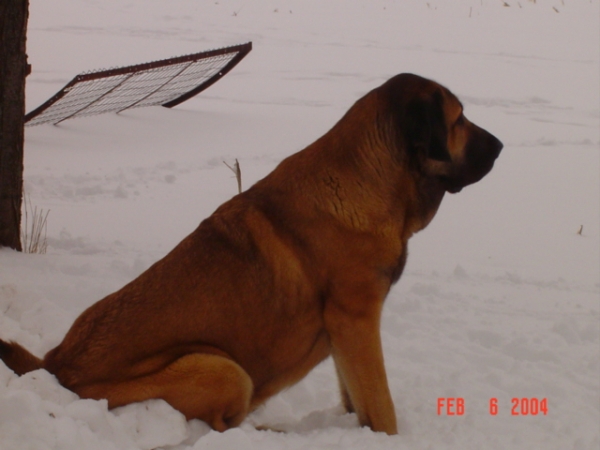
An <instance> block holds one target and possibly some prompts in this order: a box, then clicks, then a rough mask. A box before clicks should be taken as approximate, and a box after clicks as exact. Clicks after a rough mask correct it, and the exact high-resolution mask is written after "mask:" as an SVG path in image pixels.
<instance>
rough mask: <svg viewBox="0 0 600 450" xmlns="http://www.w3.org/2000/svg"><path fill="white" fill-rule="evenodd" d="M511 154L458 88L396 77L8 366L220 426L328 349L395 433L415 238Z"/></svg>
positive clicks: (0, 350) (370, 418)
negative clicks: (399, 298)
mask: <svg viewBox="0 0 600 450" xmlns="http://www.w3.org/2000/svg"><path fill="white" fill-rule="evenodd" d="M501 148H502V144H501V143H500V142H499V141H498V140H497V139H496V138H494V137H493V136H492V135H490V134H489V133H487V132H486V131H484V130H482V129H481V128H479V127H477V126H475V125H474V124H471V123H470V122H468V121H467V120H466V119H465V118H464V116H463V115H462V105H461V104H460V102H459V101H458V100H457V99H456V97H455V96H454V95H452V94H451V93H450V92H449V91H448V90H447V89H445V88H444V87H442V86H440V85H439V84H437V83H434V82H432V81H429V80H426V79H423V78H420V77H417V76H415V75H410V74H403V75H399V76H396V77H394V78H392V79H391V80H389V81H388V82H387V83H385V84H383V85H382V86H380V87H379V88H377V89H374V90H373V91H371V92H370V93H368V94H367V95H366V96H364V97H363V98H361V99H360V100H358V101H357V102H356V104H355V105H354V106H353V107H352V108H351V109H350V110H349V111H348V112H347V114H346V115H345V116H344V117H343V118H342V119H341V120H340V121H339V122H338V123H337V124H336V125H335V126H334V127H333V128H332V129H331V130H330V131H329V132H328V133H327V134H325V135H324V136H323V137H321V138H320V139H318V140H317V141H316V142H315V143H313V144H311V145H310V146H308V147H307V148H306V149H304V150H302V151H300V152H298V153H296V154H294V155H292V156H290V157H289V158H287V159H285V160H284V161H282V162H281V164H279V166H278V167H277V168H276V169H275V170H274V171H273V172H272V173H271V174H270V175H268V176H267V177H266V178H264V179H263V180H261V181H259V182H258V183H256V184H255V185H254V186H252V187H251V188H250V189H248V190H247V191H246V192H244V193H242V194H240V195H238V196H236V197H234V198H232V199H231V200H230V201H228V202H226V203H224V204H223V205H222V206H221V207H219V208H218V209H217V210H216V211H215V212H214V214H213V215H212V216H210V217H209V218H207V219H206V220H204V221H203V222H202V223H201V224H200V226H199V227H198V228H197V229H196V230H195V231H194V232H193V233H192V234H190V235H189V236H188V237H186V238H185V239H184V240H183V241H182V242H181V243H180V244H179V245H178V246H177V247H175V249H174V250H172V251H171V252H170V253H169V254H168V255H167V256H165V257H164V258H163V259H162V260H160V261H158V262H157V263H156V264H154V265H153V266H152V267H150V268H149V269H148V270H147V271H146V272H144V273H143V274H141V275H140V276H139V277H138V278H137V279H135V280H133V281H132V282H131V283H129V284H128V285H126V286H125V287H123V288H122V289H121V290H119V291H117V292H115V293H113V294H111V295H109V296H107V297H106V298H104V299H103V300H100V301H99V302H98V303H96V304H94V305H92V306H91V307H90V308H88V309H87V310H86V311H85V312H84V313H83V314H81V316H80V317H79V318H78V319H77V320H76V321H75V323H74V324H73V326H72V328H71V329H70V330H69V332H68V333H67V335H66V337H65V338H64V340H63V342H62V343H61V344H60V345H59V346H58V347H56V348H55V349H53V350H51V351H50V352H48V354H47V355H46V356H45V358H44V359H43V360H39V359H37V358H36V357H34V356H32V355H31V354H30V353H29V352H27V351H26V350H25V349H23V348H22V347H20V346H19V345H18V344H15V343H6V342H3V341H0V357H2V359H4V361H5V362H6V363H7V364H8V365H9V367H12V368H13V370H15V371H16V372H17V373H19V374H20V373H24V372H26V371H28V370H33V369H35V368H42V367H43V368H45V369H47V370H48V371H50V372H51V373H53V374H55V375H56V376H57V378H58V380H59V381H60V382H61V384H63V385H64V386H65V387H67V388H69V389H71V390H73V391H74V392H76V393H77V394H79V395H80V396H81V397H88V398H95V399H102V398H106V399H108V403H109V406H110V407H111V408H114V407H117V406H121V405H125V404H128V403H131V402H137V401H142V400H146V399H151V398H163V399H165V400H166V401H167V402H168V403H170V404H171V405H172V406H173V407H175V408H176V409H178V410H180V411H181V412H182V413H183V414H185V416H186V417H187V418H188V419H191V418H199V419H202V420H205V421H206V422H208V423H209V424H210V425H211V426H212V427H213V428H214V429H216V430H221V431H222V430H225V429H227V428H229V427H233V426H236V425H238V424H239V423H240V422H241V421H242V420H243V419H244V417H245V416H246V415H247V413H248V412H249V411H251V410H252V409H253V408H256V407H257V406H258V405H260V404H261V403H262V402H264V401H265V400H266V399H267V398H269V397H270V396H272V395H274V394H276V393H277V392H279V391H281V390H282V389H283V388H285V387H287V386H290V385H292V384H294V383H296V382H297V381H299V380H300V379H302V377H304V376H305V375H306V374H307V373H308V372H309V371H310V370H311V369H312V368H313V367H314V366H315V365H316V364H318V363H319V362H320V361H322V360H323V359H325V358H327V356H329V355H330V354H331V355H332V356H333V359H334V362H335V366H336V369H337V374H338V379H339V384H340V388H341V392H342V400H343V403H344V405H345V406H346V408H347V409H348V410H349V411H355V412H356V414H357V415H358V418H359V421H360V423H361V425H367V426H369V427H371V428H372V429H373V430H375V431H384V432H386V433H389V434H394V433H396V432H397V426H396V414H395V411H394V405H393V402H392V398H391V395H390V391H389V388H388V383H387V378H386V373H385V368H384V360H383V353H382V347H381V340H380V334H379V325H380V317H381V310H382V306H383V302H384V299H385V297H386V295H387V293H388V291H389V290H390V287H391V285H392V284H393V283H394V282H395V281H397V280H398V278H399V277H400V274H401V272H402V269H403V267H404V263H405V260H406V245H407V241H408V239H409V238H410V237H411V236H412V235H413V234H414V233H416V232H417V231H419V230H421V229H422V228H424V227H425V226H426V225H427V224H428V223H429V221H430V220H431V219H432V218H433V216H434V214H435V212H436V210H437V208H438V206H439V204H440V202H441V200H442V197H443V196H444V193H445V192H446V191H450V192H457V191H459V190H460V189H461V188H462V187H463V186H465V185H467V184H470V183H473V182H476V181H478V180H479V179H480V178H481V177H483V176H484V175H485V174H486V173H487V172H488V171H489V170H490V169H491V167H492V164H493V161H494V160H495V158H496V157H497V156H498V154H499V152H500V150H501Z"/></svg>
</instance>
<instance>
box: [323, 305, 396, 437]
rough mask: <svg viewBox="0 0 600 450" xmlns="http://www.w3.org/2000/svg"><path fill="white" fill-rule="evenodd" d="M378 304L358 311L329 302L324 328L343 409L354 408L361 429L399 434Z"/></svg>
mask: <svg viewBox="0 0 600 450" xmlns="http://www.w3.org/2000/svg"><path fill="white" fill-rule="evenodd" d="M377 303H379V304H373V305H372V307H371V308H369V307H367V308H362V307H361V308H358V309H353V308H348V307H344V306H345V305H344V306H341V305H336V304H335V303H330V304H328V306H327V307H326V308H325V326H326V328H327V331H328V332H329V336H330V340H331V347H332V356H333V359H334V362H335V366H336V370H337V373H338V377H339V380H340V388H341V390H342V400H343V402H344V406H346V408H348V407H351V408H353V409H354V411H355V412H356V414H357V415H358V420H359V422H360V424H361V425H362V426H368V427H370V428H371V429H372V430H373V431H383V432H385V433H387V434H397V433H398V430H397V425H396V413H395V410H394V404H393V402H392V397H391V395H390V390H389V387H388V383H387V377H386V374H385V366H384V362H383V351H382V348H381V338H380V334H379V322H380V320H379V319H380V314H381V304H380V302H377ZM345 396H347V397H348V398H344V397H345Z"/></svg>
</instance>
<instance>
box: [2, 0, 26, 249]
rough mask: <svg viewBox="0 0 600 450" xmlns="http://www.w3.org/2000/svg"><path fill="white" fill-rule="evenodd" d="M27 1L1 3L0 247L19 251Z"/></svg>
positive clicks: (10, 0) (8, 0)
mask: <svg viewBox="0 0 600 450" xmlns="http://www.w3.org/2000/svg"><path fill="white" fill-rule="evenodd" d="M28 16H29V0H0V247H11V248H14V249H15V250H19V251H21V238H20V227H21V203H22V199H23V141H24V118H25V77H26V76H27V75H28V74H29V72H30V67H29V65H28V64H27V54H26V48H25V43H26V39H27V19H28Z"/></svg>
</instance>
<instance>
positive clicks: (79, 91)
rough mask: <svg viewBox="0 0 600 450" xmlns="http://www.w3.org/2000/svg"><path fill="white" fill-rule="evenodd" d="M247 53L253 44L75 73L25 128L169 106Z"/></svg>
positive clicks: (206, 84)
mask: <svg viewBox="0 0 600 450" xmlns="http://www.w3.org/2000/svg"><path fill="white" fill-rule="evenodd" d="M251 49H252V43H251V42H248V43H246V44H241V45H236V46H232V47H226V48H222V49H217V50H210V51H207V52H201V53H195V54H193V55H186V56H180V57H177V58H171V59H166V60H162V61H155V62H151V63H146V64H138V65H135V66H128V67H122V68H117V69H110V70H103V71H98V72H89V73H83V74H79V75H77V76H76V77H75V78H73V80H71V81H70V82H69V83H68V84H67V85H66V86H65V87H64V88H62V89H61V90H60V91H59V92H57V93H56V94H55V95H54V96H53V97H52V98H51V99H49V100H48V101H47V102H45V103H44V104H43V105H41V106H40V107H38V108H36V109H35V110H33V111H32V112H30V113H29V114H27V115H26V116H25V122H26V125H28V126H33V125H41V124H44V123H54V124H55V125H56V124H58V123H60V122H62V121H63V120H67V119H71V118H73V117H83V116H91V115H96V114H103V113H108V112H121V111H124V110H126V109H129V108H140V107H144V106H154V105H162V106H165V107H169V108H170V107H173V106H175V105H178V104H179V103H181V102H183V101H185V100H187V99H189V98H191V97H193V96H194V95H196V94H198V93H199V92H201V91H203V90H204V89H206V88H207V87H209V86H210V85H211V84H213V83H215V82H216V81H217V80H219V79H220V78H221V77H222V76H223V75H225V74H226V73H227V72H229V70H231V69H232V68H233V67H234V66H235V65H236V64H237V63H238V62H239V61H241V60H242V58H244V56H246V55H247V54H248V52H250V50H251Z"/></svg>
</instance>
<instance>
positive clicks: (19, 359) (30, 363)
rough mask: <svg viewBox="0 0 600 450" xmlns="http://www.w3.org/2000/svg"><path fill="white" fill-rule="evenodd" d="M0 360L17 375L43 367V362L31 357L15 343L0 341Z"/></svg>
mask: <svg viewBox="0 0 600 450" xmlns="http://www.w3.org/2000/svg"><path fill="white" fill-rule="evenodd" d="M0 359H1V360H2V361H4V364H6V365H7V366H8V367H9V368H10V369H12V370H13V371H14V372H15V373H16V374H17V375H19V376H21V375H23V374H24V373H27V372H31V371H32V370H37V369H41V368H42V367H44V362H43V361H42V360H41V359H40V358H38V357H37V356H34V355H32V354H31V353H29V351H27V350H25V349H24V348H23V347H21V346H20V345H19V344H17V343H16V342H5V341H3V340H2V339H0Z"/></svg>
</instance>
